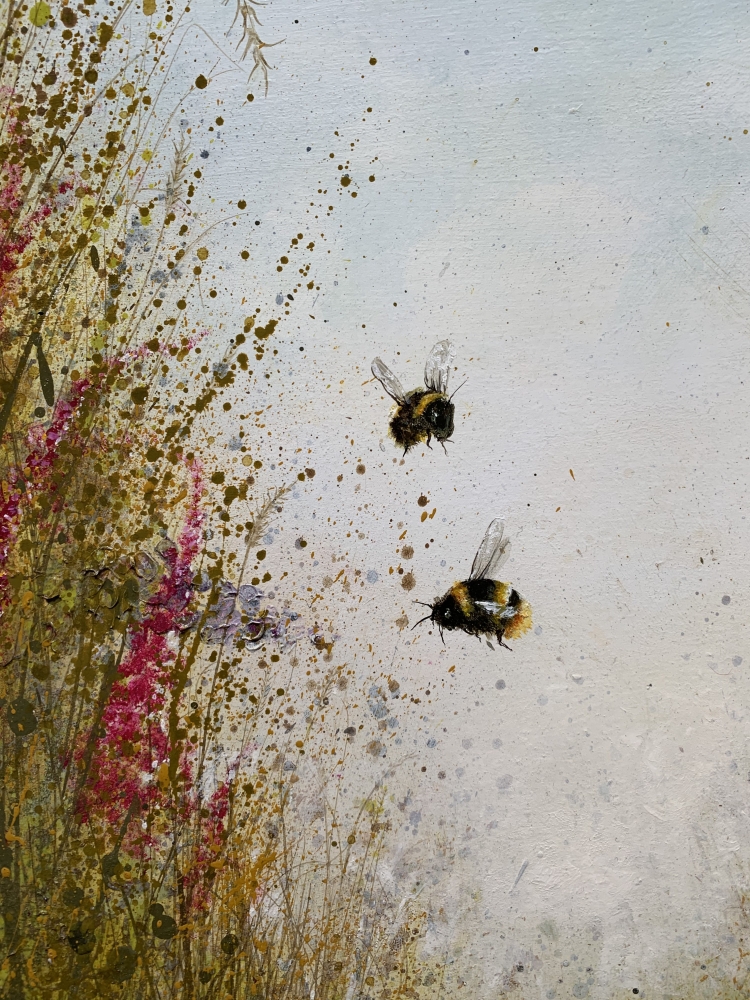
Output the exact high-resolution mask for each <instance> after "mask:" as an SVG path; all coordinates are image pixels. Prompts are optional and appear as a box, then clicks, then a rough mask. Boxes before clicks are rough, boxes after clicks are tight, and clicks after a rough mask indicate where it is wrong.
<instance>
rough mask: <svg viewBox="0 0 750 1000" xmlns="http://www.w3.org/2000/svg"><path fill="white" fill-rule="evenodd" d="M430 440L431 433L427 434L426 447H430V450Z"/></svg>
mask: <svg viewBox="0 0 750 1000" xmlns="http://www.w3.org/2000/svg"><path fill="white" fill-rule="evenodd" d="M430 441H432V435H431V434H428V435H427V447H428V448H429V449H430V451H432V445H431V444H430Z"/></svg>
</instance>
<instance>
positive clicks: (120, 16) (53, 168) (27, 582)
mask: <svg viewBox="0 0 750 1000" xmlns="http://www.w3.org/2000/svg"><path fill="white" fill-rule="evenodd" d="M2 10H3V14H2V17H3V22H4V33H3V42H2V49H1V50H0V76H1V79H0V93H1V95H2V97H1V101H2V134H1V135H0V291H1V296H0V338H2V361H1V365H2V371H1V372H0V378H1V381H0V388H1V389H2V399H3V401H2V408H1V409H0V435H2V492H1V494H0V605H1V608H2V615H1V616H0V634H1V635H2V647H1V648H2V672H1V673H0V699H1V704H2V727H1V732H2V744H1V749H0V753H1V754H2V776H3V780H2V786H1V789H0V796H1V802H0V827H1V829H0V906H1V915H2V949H3V959H2V962H0V995H1V996H4V997H8V998H14V1000H15V998H21V997H35V998H36V997H39V998H42V997H49V998H62V997H80V998H84V997H98V996H109V995H126V996H133V997H139V998H140V997H149V998H154V1000H155V998H164V997H186V998H189V997H216V998H219V997H222V998H224V997H235V996H237V997H239V996H242V997H252V996H257V997H264V998H271V997H278V998H297V997H299V998H303V997H305V998H308V997H309V998H313V997H317V998H318V1000H322V998H339V997H340V998H344V997H346V998H354V997H369V996H373V997H374V996H391V997H396V996H416V995H418V994H417V992H416V987H417V986H418V984H419V982H420V978H419V969H418V965H417V960H416V948H417V942H418V940H419V937H420V935H421V933H422V923H423V919H424V915H423V914H421V913H419V912H415V911H414V910H413V907H412V906H411V904H410V903H409V901H408V900H407V899H404V900H395V899H392V898H391V897H390V895H389V893H388V892H386V890H385V889H384V887H383V886H382V884H381V883H380V881H379V877H378V862H379V858H380V857H381V854H382V852H383V851H384V849H385V847H386V841H387V835H388V830H389V824H388V822H387V818H386V816H385V811H386V806H385V793H384V789H383V788H382V787H377V788H375V789H374V791H373V794H372V795H371V796H370V797H368V798H366V799H365V800H364V801H363V802H362V803H361V806H360V808H359V812H358V813H355V814H352V813H351V811H350V810H347V809H346V808H345V807H343V806H341V805H340V804H339V803H338V802H337V801H336V800H335V798H334V800H333V801H329V799H328V798H327V795H328V794H329V793H328V791H327V789H326V787H325V784H324V783H323V782H322V780H321V779H320V778H319V777H318V771H317V770H316V762H317V761H318V759H319V758H320V757H321V748H322V746H323V744H324V743H325V745H326V746H329V745H330V743H331V739H332V736H331V733H330V731H329V730H330V716H331V714H332V712H333V706H334V705H337V704H338V705H343V704H344V703H345V700H346V697H347V688H348V684H349V673H348V671H347V670H346V669H345V668H344V667H342V666H336V663H335V659H334V657H333V649H334V643H335V637H333V636H332V635H331V634H330V633H329V632H326V631H325V630H323V629H321V628H320V627H319V626H318V625H317V624H316V623H315V622H314V621H313V620H307V618H306V616H305V615H306V610H307V609H306V608H305V607H302V608H295V607H292V606H291V605H290V606H287V604H286V603H285V601H284V596H283V593H282V592H281V591H279V592H278V593H273V596H271V593H270V592H269V591H268V589H267V584H268V583H269V582H270V579H271V577H270V574H269V573H267V572H264V571H263V565H262V561H263V555H262V550H260V549H259V545H260V544H261V539H262V537H263V534H264V533H265V531H266V530H267V528H268V525H269V523H270V522H271V521H272V520H273V519H274V518H278V517H281V516H282V515H283V508H284V503H285V501H286V500H287V492H288V490H287V487H286V486H285V484H283V483H281V484H277V483H270V482H269V483H264V482H263V481H262V480H263V475H264V472H263V471H261V463H260V462H258V461H257V460H253V459H252V456H251V451H250V449H251V444H252V442H251V441H250V440H249V439H247V441H246V443H245V444H243V446H242V452H243V455H244V457H243V464H242V467H241V468H242V471H243V473H244V476H245V478H242V477H241V476H240V477H237V476H234V477H233V476H232V475H230V473H227V474H226V475H225V474H224V473H223V472H217V471H213V472H211V473H210V474H209V472H208V471H207V468H206V457H205V455H204V454H202V453H201V450H200V448H199V446H198V444H196V443H195V442H199V441H201V440H203V438H204V437H205V436H206V434H207V433H208V430H209V429H210V425H211V421H212V419H213V413H214V408H215V407H220V406H221V405H224V406H225V408H226V405H225V404H222V403H221V402H220V399H221V395H222V393H223V391H224V389H225V388H227V387H229V386H230V385H231V384H232V383H233V381H234V379H235V377H236V374H239V373H242V372H247V370H248V352H249V351H250V349H251V347H252V353H254V355H255V360H256V364H257V365H258V366H259V367H258V371H257V372H256V377H260V375H261V374H262V363H263V358H264V350H265V348H264V345H266V346H267V340H268V338H269V337H270V336H271V335H273V333H274V330H275V328H276V325H277V323H278V322H279V320H278V318H277V317H274V316H272V315H268V316H267V317H265V319H262V318H261V316H260V315H259V312H258V313H256V315H255V316H251V317H249V318H248V319H247V320H246V321H245V323H244V328H243V330H242V331H237V332H236V333H235V334H234V336H232V337H231V338H230V339H229V341H228V343H227V344H226V351H225V353H224V354H223V356H216V357H210V356H209V355H210V349H209V347H208V346H207V345H208V343H209V342H210V339H211V338H210V331H208V330H205V329H204V328H203V327H201V325H200V303H201V296H202V294H203V292H202V286H201V284H200V281H201V274H202V264H203V263H204V262H205V261H206V259H207V258H208V256H209V251H208V249H207V248H206V247H205V246H204V239H205V236H206V233H205V230H204V231H200V227H199V226H198V225H197V224H196V221H195V219H194V217H193V216H192V214H191V208H190V206H191V201H192V199H193V197H194V194H195V190H196V186H197V185H198V184H199V183H206V178H204V177H203V176H202V173H201V170H200V168H196V165H195V163H194V162H193V161H192V158H191V157H192V153H191V146H190V136H189V134H188V133H186V132H184V131H183V132H180V131H179V130H178V129H177V128H176V127H175V125H174V121H175V115H176V114H177V111H178V110H179V107H180V104H181V103H182V102H183V101H185V100H187V99H188V98H189V99H191V100H199V99H200V96H201V91H202V90H204V89H205V87H206V86H207V81H206V79H205V77H203V76H198V77H197V78H196V80H195V81H194V83H193V84H192V85H190V87H188V90H187V92H186V93H185V94H181V95H177V96H174V97H170V98H169V100H172V101H173V103H172V105H171V106H169V107H166V106H165V102H166V103H168V101H167V97H166V96H165V95H167V94H169V93H171V91H169V85H168V81H169V70H170V67H171V66H172V65H173V63H174V61H175V54H176V53H177V51H178V49H179V40H180V31H181V30H182V28H183V26H184V25H185V23H186V18H187V15H188V14H189V8H184V9H181V8H178V7H177V6H175V5H173V4H168V5H167V6H164V5H163V3H161V4H160V5H159V9H158V11H157V8H156V4H155V3H154V0H144V3H143V6H142V8H136V7H135V6H134V5H131V4H128V3H124V4H122V5H115V3H113V2H111V3H108V4H102V3H97V2H90V0H85V2H84V3H81V4H78V5H74V4H72V3H68V4H65V5H62V6H59V7H53V6H51V5H50V6H48V4H47V3H46V2H45V0H39V2H37V3H36V4H33V5H29V4H23V3H6V4H5V5H4V6H3V8H2ZM235 14H236V17H235V20H236V21H237V23H238V25H240V26H241V36H240V55H241V56H243V57H244V58H245V59H247V60H248V61H249V62H252V68H253V70H254V71H257V76H259V77H260V81H261V87H265V85H266V83H267V71H268V64H267V63H266V61H265V57H264V55H263V48H264V43H263V42H262V41H261V39H260V36H259V35H258V29H257V25H258V22H257V17H256V13H255V8H254V7H253V6H252V5H250V4H246V3H241V4H240V5H239V6H238V7H237V10H236V12H235ZM239 207H240V208H244V203H243V204H241V205H240V206H239ZM301 270H302V271H303V272H305V274H304V276H305V277H307V272H306V271H305V268H302V269H301ZM307 271H309V265H308V267H307ZM264 588H265V589H264ZM326 711H327V712H328V715H329V723H328V724H326V722H325V715H326ZM353 749H354V744H353V743H352V742H351V740H349V739H348V738H347V737H346V736H345V735H343V734H342V735H340V736H339V737H338V744H337V750H336V754H337V755H339V754H340V756H338V759H337V766H338V767H344V766H345V764H346V760H347V756H348V755H349V754H350V753H352V752H353ZM301 795H305V796H307V797H308V799H309V800H310V801H313V802H314V803H315V805H314V808H312V809H308V810H307V811H304V812H300V811H299V810H297V809H295V807H294V806H295V802H296V800H297V798H299V797H300V796H301ZM429 981H430V982H431V983H432V982H435V979H434V977H432V978H430V980H429Z"/></svg>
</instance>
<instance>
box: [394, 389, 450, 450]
mask: <svg viewBox="0 0 750 1000" xmlns="http://www.w3.org/2000/svg"><path fill="white" fill-rule="evenodd" d="M454 409H455V408H454V406H453V403H452V402H451V401H450V400H449V399H448V397H447V396H446V395H445V394H444V393H442V392H432V391H430V390H425V389H415V390H414V392H410V393H408V394H407V395H406V398H405V399H404V401H403V402H402V403H397V405H396V411H395V413H394V414H393V416H392V417H391V422H390V432H391V437H392V438H393V440H394V441H395V442H396V444H397V445H399V446H400V447H401V448H403V449H404V454H406V452H407V451H408V450H409V449H410V448H413V447H414V446H415V445H417V444H420V443H421V442H422V441H425V442H426V443H427V444H428V445H429V443H430V441H431V440H432V438H433V437H434V438H436V439H437V440H438V441H447V440H448V438H449V437H450V436H451V435H452V434H453V414H454Z"/></svg>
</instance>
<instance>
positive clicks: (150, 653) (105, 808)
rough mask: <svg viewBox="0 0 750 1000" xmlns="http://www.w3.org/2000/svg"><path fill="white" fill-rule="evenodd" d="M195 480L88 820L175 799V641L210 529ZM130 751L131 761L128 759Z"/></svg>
mask: <svg viewBox="0 0 750 1000" xmlns="http://www.w3.org/2000/svg"><path fill="white" fill-rule="evenodd" d="M190 475H191V488H190V498H189V502H188V511H187V516H186V519H185V523H184V525H183V528H182V531H181V533H180V536H179V538H178V541H177V545H176V547H175V548H172V549H170V550H168V551H167V552H166V553H165V555H164V559H165V561H166V563H167V567H168V569H167V572H166V573H165V574H164V576H163V577H162V579H161V582H160V584H159V589H158V591H157V592H156V594H154V596H153V597H151V598H150V599H149V601H148V603H147V605H146V607H147V611H146V614H145V615H144V617H143V620H142V621H141V622H139V623H138V625H136V626H135V627H134V628H133V629H132V631H131V634H130V649H129V651H128V653H127V655H126V656H125V657H124V658H123V661H122V663H121V664H120V667H119V670H118V678H117V680H116V681H115V683H114V685H113V686H112V691H111V694H110V697H109V701H108V703H107V706H106V708H105V710H104V713H103V716H102V719H101V723H100V726H101V729H102V730H103V735H101V736H100V737H99V738H98V739H97V740H96V744H95V749H94V755H93V758H92V763H91V771H90V774H89V779H88V781H87V784H86V787H85V789H84V792H83V794H82V796H81V798H80V800H79V806H78V809H79V815H80V818H81V820H82V821H83V822H88V821H89V819H90V818H91V817H92V815H93V814H94V813H96V814H97V815H99V816H102V817H103V818H104V819H106V821H107V822H108V823H111V824H113V825H114V826H118V825H119V824H120V823H122V821H123V819H124V817H125V815H126V813H127V812H128V810H129V809H130V806H131V803H132V802H133V800H134V799H136V798H138V800H139V801H140V802H141V803H143V804H146V805H152V804H156V803H160V804H163V803H166V802H167V800H168V795H167V793H166V792H165V791H164V790H163V789H162V787H161V785H160V783H159V781H158V769H159V767H160V766H162V765H163V764H165V763H166V762H168V760H169V755H170V751H171V744H170V739H169V734H168V732H167V731H166V724H165V720H164V710H165V707H166V705H167V700H168V697H169V694H170V692H171V691H172V689H173V688H174V684H175V679H176V678H175V671H173V670H172V669H171V668H172V667H173V666H174V663H175V653H174V651H173V649H172V648H171V646H170V644H169V635H170V633H175V632H179V631H180V630H181V629H182V628H184V627H185V626H186V625H187V623H188V622H189V616H188V609H189V605H190V601H191V599H192V596H193V571H192V563H193V561H194V559H195V557H196V555H197V554H198V551H199V548H200V543H201V528H202V526H203V514H202V512H201V510H200V498H201V493H202V487H203V476H202V469H201V466H200V465H199V463H197V462H194V463H193V464H192V465H191V466H190ZM85 742H86V741H83V742H82V743H81V744H80V746H79V749H78V750H77V752H76V754H75V757H76V759H77V760H79V761H80V760H82V758H83V756H84V753H85ZM126 745H127V753H128V754H130V756H126V755H125V752H124V751H125V750H126ZM180 776H181V777H182V778H183V779H184V780H189V779H190V777H191V772H190V766H189V762H188V761H187V760H183V761H182V762H181V764H180ZM129 839H130V838H129Z"/></svg>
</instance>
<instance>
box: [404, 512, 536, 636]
mask: <svg viewBox="0 0 750 1000" xmlns="http://www.w3.org/2000/svg"><path fill="white" fill-rule="evenodd" d="M503 530H504V525H503V522H502V521H500V520H498V519H495V520H494V521H493V522H492V524H490V526H489V528H488V529H487V533H486V534H485V536H484V539H483V541H482V544H481V545H480V546H479V551H478V552H477V554H476V556H475V557H474V562H473V564H472V567H471V573H470V574H469V579H468V580H464V581H462V582H461V583H454V584H453V586H452V587H451V589H450V590H449V591H448V593H447V594H445V595H444V596H443V597H441V598H439V599H438V600H436V601H435V603H434V604H426V605H425V607H428V608H429V609H430V614H429V615H426V616H425V617H424V618H422V619H421V620H420V621H418V622H417V623H416V625H414V626H413V628H416V627H417V625H421V623H422V622H424V621H427V620H428V619H429V620H430V621H432V622H434V623H435V624H436V625H437V627H438V628H439V629H440V637H441V638H442V639H443V642H445V639H444V637H443V630H444V629H447V630H448V631H451V630H452V629H461V631H463V632H466V633H468V635H476V636H478V637H481V636H488V635H494V636H495V638H496V639H497V641H498V644H499V645H501V646H505V648H506V649H510V646H509V645H508V644H507V643H506V642H505V639H506V638H507V639H516V638H518V637H519V636H521V635H523V634H524V632H528V631H529V629H530V628H531V605H530V604H529V603H528V601H525V600H524V599H523V597H521V595H520V594H519V593H518V591H517V590H515V589H514V588H513V587H512V586H511V585H510V584H509V583H500V582H498V581H497V580H494V579H493V576H494V575H495V573H496V572H497V570H499V569H500V567H501V566H502V565H503V563H504V562H505V560H506V559H507V558H508V555H509V554H510V541H509V539H507V538H505V537H504V536H503ZM418 603H422V602H418ZM487 645H488V646H489V647H490V649H493V648H494V647H493V646H492V643H490V642H489V640H487Z"/></svg>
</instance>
